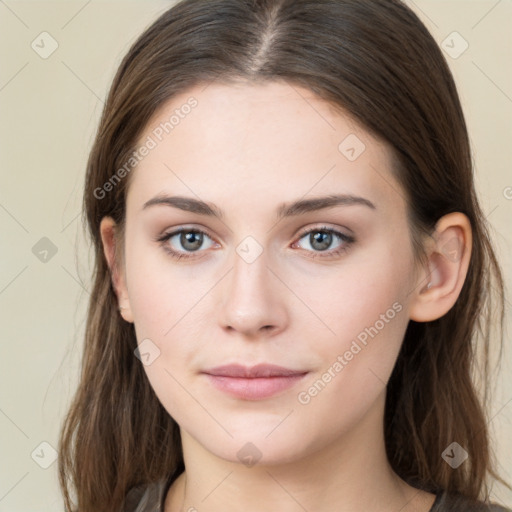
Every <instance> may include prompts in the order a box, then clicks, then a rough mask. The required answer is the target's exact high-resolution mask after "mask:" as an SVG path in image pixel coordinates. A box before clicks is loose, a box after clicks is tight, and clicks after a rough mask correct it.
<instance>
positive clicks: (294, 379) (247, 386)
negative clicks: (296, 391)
mask: <svg viewBox="0 0 512 512" xmlns="http://www.w3.org/2000/svg"><path fill="white" fill-rule="evenodd" d="M202 373H203V374H205V375H206V376H207V377H208V379H209V380H210V382H211V384H212V385H213V386H214V387H215V388H217V389H218V390H220V391H223V392H224V393H227V394H229V395H231V396H235V397H237V398H241V399H244V400H263V399H265V398H269V397H271V396H274V395H276V394H278V393H281V392H283V391H285V390H287V389H290V388H291V387H293V386H294V385H295V384H297V383H298V382H299V381H300V380H302V379H303V378H304V376H305V375H306V374H307V373H309V372H307V371H304V370H292V369H290V368H284V367H282V366H277V365H273V364H258V365H256V366H252V367H247V366H243V365H239V364H230V365H225V366H217V367H215V368H211V369H208V370H204V371H203V372H202Z"/></svg>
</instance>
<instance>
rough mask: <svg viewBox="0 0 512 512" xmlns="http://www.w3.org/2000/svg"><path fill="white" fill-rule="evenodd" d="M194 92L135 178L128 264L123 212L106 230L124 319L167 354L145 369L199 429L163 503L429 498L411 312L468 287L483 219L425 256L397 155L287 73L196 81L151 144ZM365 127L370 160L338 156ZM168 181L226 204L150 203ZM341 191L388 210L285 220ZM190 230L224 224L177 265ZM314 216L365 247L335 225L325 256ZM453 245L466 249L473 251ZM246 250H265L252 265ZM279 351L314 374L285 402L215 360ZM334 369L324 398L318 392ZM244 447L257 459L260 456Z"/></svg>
mask: <svg viewBox="0 0 512 512" xmlns="http://www.w3.org/2000/svg"><path fill="white" fill-rule="evenodd" d="M191 96H193V97H194V98H196V99H197V101H198V105H197V107H196V108H195V109H193V110H192V111H191V112H190V114H188V115H187V116H184V118H183V119H180V122H179V124H178V125H177V126H175V127H174V129H173V130H172V132H170V133H169V134H166V135H165V136H164V137H163V138H162V140H161V141H160V142H159V143H158V144H157V146H156V147H155V148H153V149H151V151H150V152H149V154H148V155H147V156H146V157H145V158H144V159H143V160H142V161H141V162H140V163H139V164H138V165H137V167H136V168H135V169H134V170H133V171H132V173H133V174H132V175H131V176H130V179H131V180H132V182H131V184H130V188H129V190H128V195H127V204H126V208H127V217H126V232H125V239H124V247H123V249H124V259H123V260H122V261H120V260H116V259H115V257H114V247H115V239H114V237H113V234H114V232H115V224H114V223H113V221H112V219H110V218H104V219H103V221H102V224H101V234H102V238H103V242H104V248H105V256H106V258H107V260H108V262H109V265H110V267H111V270H112V278H113V283H114V286H115V289H116V293H117V295H118V298H119V304H120V306H122V307H123V309H122V311H121V314H122V316H123V318H124V319H125V320H126V321H128V322H134V324H135V330H136V335H137V340H138V342H139V343H141V342H142V341H143V340H146V339H149V340H151V343H152V344H153V345H151V347H158V350H159V351H160V355H159V356H158V357H157V358H156V359H155V360H154V361H153V362H152V363H151V364H150V365H147V366H144V369H145V371H146V373H147V376H148V379H149V381H150V383H151V385H152V387H153V388H154V390H155V393H156V394H157V396H158V398H159V400H160V401H161V402H162V404H163V406H164V407H165V408H166V410H167V411H168V412H169V414H170V415H171V416H172V417H173V418H174V419H175V420H176V421H177V423H178V424H179V426H180V429H181V435H182V442H183V451H184V457H185V466H186V471H185V473H184V474H182V475H181V476H180V478H178V480H177V481H176V482H175V483H174V484H173V486H172V487H171V489H170V491H169V493H168V495H167V500H166V505H165V512H171V511H172V512H174V511H178V510H190V509H191V507H194V508H195V509H197V510H200V511H201V512H202V511H214V510H223V511H231V510H233V511H234V510H245V511H253V510H254V511H255V510H259V511H261V510H280V511H284V512H288V511H290V512H291V511H300V510H304V509H306V510H310V511H315V512H323V511H327V510H333V509H336V510H339V511H345V510H346V511H349V510H350V511H352V512H357V511H367V510H380V511H384V512H386V511H398V510H401V511H402V512H404V511H412V510H417V511H427V510H429V509H430V507H431V505H432V503H433V500H434V496H433V495H431V494H428V493H424V492H422V491H418V490H417V489H414V488H412V487H410V486H409V485H407V484H406V483H405V482H403V481H402V480H401V479H399V478H398V476H397V475H396V474H395V473H394V472H393V471H392V469H391V468H390V466H389V464H388V461H387V458H386V453H385V448H384V436H383V426H382V421H383V414H384V404H385V392H386V382H387V380H388V378H389V376H390V374H391V372H392V369H393V365H394V363H395V361H396V358H397V355H398V351H399V349H400V346H401V343H402V339H403V336H404V333H405V329H406V327H407V324H408V322H409V320H410V319H414V320H417V321H429V320H434V319H436V318H439V317H440V316H442V315H444V314H445V313H446V312H447V311H448V310H449V309H450V308H451V307H452V306H453V304H454V303H455V301H456V299H457V297H458V295H459V293H460V290H461V288H462V285H463V282H464V278H465V276H466V272H467V268H468V264H469V258H470V247H471V229H470V225H469V222H468V220H467V218H466V217H465V216H464V215H462V214H460V213H453V214H450V215H447V216H445V217H443V218H442V219H440V221H439V223H438V225H437V230H436V232H435V233H434V234H433V237H432V238H428V239H426V241H425V243H426V247H427V251H428V255H429V260H428V264H426V265H420V264H419V263H418V262H417V261H416V260H415V258H414V255H413V249H412V242H411V237H410V231H409V227H408V224H407V222H408V221H407V216H406V203H405V199H404V198H405V192H404V191H403V190H402V189H401V187H400V186H399V184H398V183H397V181H396V179H395V178H394V176H393V174H392V170H391V169H392V159H391V152H390V149H389V148H388V147H387V146H386V144H384V143H383V142H381V141H379V140H377V139H375V138H374V137H372V136H371V135H370V134H369V133H368V132H366V131H365V130H364V129H362V128H361V127H360V126H358V125H357V123H355V122H354V121H353V120H351V119H350V118H349V117H348V116H345V115H342V114H340V113H339V112H336V111H334V109H333V108H331V107H330V106H329V105H328V104H327V103H325V102H323V101H322V100H320V99H318V98H317V97H315V96H314V95H313V93H312V92H310V91H308V90H306V89H302V88H299V87H297V86H293V87H292V86H291V85H289V84H286V83H277V82H275V83H267V84H263V85H253V84H246V83H239V84H229V85H227V84H219V83H214V84H211V85H209V86H207V87H205V86H204V85H202V86H197V87H195V88H193V89H191V90H189V91H187V92H186V93H185V94H182V95H180V96H177V97H175V98H173V99H172V100H171V101H169V102H168V103H167V104H166V105H165V106H164V107H162V108H161V109H160V110H159V111H158V112H157V113H156V114H155V116H154V117H153V119H152V120H151V121H150V122H149V123H148V125H147V126H146V128H145V130H144V133H143V134H142V135H141V137H140V139H139V141H140V144H142V143H143V142H144V141H145V140H147V137H148V136H150V135H151V134H152V133H153V132H152V131H153V130H154V129H155V127H157V126H159V124H160V123H162V122H165V121H166V120H168V119H169V117H170V116H171V115H172V113H173V112H174V110H175V109H176V108H179V107H180V105H183V104H184V103H185V102H186V101H187V99H188V98H189V97H191ZM349 135H352V136H353V135H355V136H357V137H358V138H359V140H360V141H362V142H363V143H364V145H365V150H364V151H363V152H362V154H361V155H360V156H359V157H358V158H357V159H355V160H354V161H350V159H348V158H347V157H346V155H345V154H344V153H343V152H342V151H340V150H339V145H340V143H341V142H342V141H343V140H344V139H345V138H346V137H347V136H349ZM352 140H354V139H352ZM159 194H168V195H173V196H184V197H189V198H194V199H201V200H203V201H206V202H208V203H211V204H214V205H216V207H217V208H218V209H222V210H223V212H224V213H223V217H222V218H221V219H219V218H215V217H212V216H206V215H200V214H198V213H192V212H187V211H183V210H180V209H177V208H175V207H171V206H168V205H154V206H150V207H148V208H145V209H143V205H144V203H145V202H146V201H148V200H150V199H151V198H153V197H155V196H157V195H159ZM330 194H348V195H352V196H358V197H362V198H365V199H367V200H368V201H371V202H372V203H373V205H374V206H375V208H370V207H368V206H366V205H362V204H350V205H347V204H345V205H338V206H334V207H330V208H325V209H322V210H318V211H313V212H306V213H302V214H300V215H295V216H293V217H289V218H283V219H278V217H277V211H278V207H279V206H280V205H281V204H282V203H291V202H293V201H296V200H299V199H311V198H313V197H321V196H327V195H330ZM182 227H185V228H188V229H190V228H194V229H198V230H202V231H205V232H206V233H207V236H206V235H205V236H204V239H203V245H202V246H200V249H199V250H198V251H195V252H193V251H190V249H189V252H188V254H191V255H192V257H191V258H188V259H181V260H176V259H173V258H172V257H171V256H170V255H169V254H168V252H166V250H165V248H164V247H165V246H167V247H171V248H173V249H174V250H176V251H179V252H182V253H186V248H185V247H183V245H181V244H180V237H179V235H177V236H174V237H173V238H172V239H170V240H168V241H166V242H165V243H162V242H158V241H156V240H155V239H156V238H157V237H159V236H161V235H162V234H165V233H171V232H172V231H175V230H176V229H179V228H182ZM314 228H316V229H317V230H319V231H320V233H324V229H325V228H330V229H334V230H336V231H339V232H340V233H342V234H344V235H348V236H352V237H353V238H354V242H353V243H351V244H347V243H346V242H344V241H343V240H341V239H338V238H337V237H336V236H334V237H333V238H332V242H331V245H329V246H328V248H327V249H326V250H325V251H321V250H319V249H318V248H317V247H318V245H314V240H313V241H312V240H311V238H310V236H309V235H304V234H303V233H304V232H305V231H307V230H310V229H314ZM249 236H250V237H252V239H250V240H249V241H248V240H245V239H246V237H249ZM241 242H247V243H248V244H249V245H244V243H242V244H241ZM447 244H448V245H447ZM198 245H199V243H198ZM340 247H341V248H344V249H345V250H343V251H342V252H341V253H340V254H338V255H332V256H330V257H329V256H325V255H326V254H327V253H333V252H334V251H335V250H336V249H339V248H340ZM445 247H450V248H451V249H452V250H453V247H456V251H457V255H456V257H453V254H452V255H451V257H447V256H446V249H444V248H445ZM237 248H239V249H240V248H242V249H245V250H246V251H247V249H248V250H249V254H251V255H255V254H259V251H262V252H261V254H259V256H258V257H257V258H255V259H254V261H251V262H250V263H249V262H248V261H247V260H246V259H244V257H242V256H241V254H242V255H244V254H247V252H245V253H244V252H242V251H240V250H239V252H237ZM118 249H119V248H118ZM118 253H119V250H118ZM312 256H317V257H316V258H313V257H312ZM429 281H430V282H431V283H432V285H431V286H430V287H429V288H427V287H426V285H427V283H428V282H429ZM390 310H393V312H394V314H393V316H392V318H390V317H391V313H390V312H389V311H390ZM398 310H399V311H398ZM382 315H384V318H383V317H382ZM379 320H380V322H379V323H377V322H378V321H379ZM381 325H383V326H382V327H381ZM370 326H374V328H376V329H377V331H378V332H377V334H375V335H374V336H373V337H368V339H367V343H366V345H363V344H362V343H358V345H359V347H360V350H359V351H357V348H354V345H353V342H354V340H356V341H357V339H358V335H359V336H360V335H361V333H362V332H364V331H365V329H366V328H369V327H370ZM146 343H147V342H146ZM351 347H352V349H353V351H352V352H351V353H352V354H353V355H352V357H350V356H349V357H350V359H348V357H345V356H344V354H346V353H347V351H349V352H350V349H351ZM356 351H357V353H355V354H354V352H356ZM338 356H341V357H342V358H343V361H344V363H343V365H342V369H341V370H339V366H337V365H335V363H336V361H338V362H339V361H340V360H339V359H338ZM263 362H265V363H272V364H277V365H281V366H285V367H287V368H292V369H295V370H298V369H300V370H303V371H307V372H308V374H307V375H306V376H305V377H304V378H303V379H302V380H301V381H300V382H299V383H297V384H296V385H295V386H294V387H292V388H291V389H288V390H285V391H283V392H281V393H279V394H277V395H274V396H272V397H269V398H266V399H262V400H245V399H240V398H235V397H232V396H230V395H227V394H225V393H224V392H222V391H219V390H218V389H216V388H214V387H212V386H211V384H210V382H209V380H208V379H207V377H206V376H205V375H204V374H201V373H200V372H201V371H202V370H205V369H207V368H211V367H214V366H219V365H224V364H229V363H239V364H243V365H246V366H253V365H255V364H259V363H263ZM345 363H346V364H345ZM326 372H327V373H329V374H330V376H331V378H330V379H329V378H328V377H325V376H324V377H323V379H324V380H323V382H324V384H325V385H324V386H323V387H322V388H321V389H320V391H317V392H316V393H315V392H314V391H313V392H309V391H308V390H310V389H311V387H312V386H313V385H314V383H315V382H318V381H319V380H322V376H323V375H325V373H326ZM326 380H328V382H325V381H326ZM301 392H302V395H301V396H302V402H301V401H300V400H299V394H300V393H301ZM307 397H309V400H308V398H307ZM305 402H306V403H305ZM248 443H252V444H251V445H248ZM254 447H255V448H254ZM241 449H243V450H245V451H242V453H247V451H248V452H249V454H252V455H253V456H254V457H255V458H256V459H258V461H257V463H256V464H255V465H252V466H251V467H248V465H247V464H244V463H243V462H242V461H241V460H240V458H239V455H237V454H238V452H239V451H240V450H241Z"/></svg>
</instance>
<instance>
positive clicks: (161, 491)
mask: <svg viewBox="0 0 512 512" xmlns="http://www.w3.org/2000/svg"><path fill="white" fill-rule="evenodd" d="M167 483H168V482H167V480H160V481H158V482H154V483H151V484H140V485H138V486H136V487H132V488H131V489H130V491H128V493H127V495H126V498H125V505H124V508H123V511H122V512H163V507H162V503H163V499H164V497H165V491H166V488H167Z"/></svg>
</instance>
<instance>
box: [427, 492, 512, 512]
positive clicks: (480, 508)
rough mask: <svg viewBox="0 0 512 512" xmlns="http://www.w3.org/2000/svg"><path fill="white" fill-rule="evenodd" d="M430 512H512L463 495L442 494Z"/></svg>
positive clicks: (438, 496)
mask: <svg viewBox="0 0 512 512" xmlns="http://www.w3.org/2000/svg"><path fill="white" fill-rule="evenodd" d="M430 512H512V510H510V509H508V508H504V507H502V506H500V505H496V504H494V503H485V502H483V501H474V500H471V499H470V498H467V497H466V496H462V495H461V494H456V493H449V492H446V491H444V492H441V493H440V494H438V495H437V498H436V501H435V502H434V505H433V507H432V509H431V511H430Z"/></svg>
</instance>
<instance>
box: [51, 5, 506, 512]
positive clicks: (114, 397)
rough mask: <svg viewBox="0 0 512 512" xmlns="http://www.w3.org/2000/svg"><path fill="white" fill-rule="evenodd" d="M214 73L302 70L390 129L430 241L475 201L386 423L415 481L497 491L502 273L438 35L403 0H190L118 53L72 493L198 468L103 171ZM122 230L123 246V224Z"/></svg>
mask: <svg viewBox="0 0 512 512" xmlns="http://www.w3.org/2000/svg"><path fill="white" fill-rule="evenodd" d="M212 80H219V81H222V82H226V83H227V82H229V81H230V80H249V81H251V82H258V81H259V82H264V81H275V80H283V81H286V82H287V83H290V84H297V85H299V86H303V87H306V88H308V89H309V90H311V91H312V92H314V93H316V94H317V95H318V96H319V97H320V98H323V99H325V100H327V101H328V102H330V104H331V105H333V106H334V107H335V108H341V109H343V111H344V112H346V113H348V114H349V115H351V116H352V117H353V118H354V119H355V120H357V121H358V122H359V123H360V124H361V125H362V126H363V127H365V128H366V129H367V130H368V131H370V132H371V133H373V134H374V135H376V136H377V137H379V138H380V139H382V140H384V141H386V142H387V143H388V144H389V146H390V148H391V150H392V152H393V155H394V158H395V160H396V166H395V169H394V172H396V176H397V179H398V180H399V182H400V183H401V185H402V186H403V188H404V190H405V194H406V200H407V203H408V212H409V224H410V227H411V236H412V238H413V241H414V243H415V247H416V249H417V254H418V256H419V257H421V254H422V253H421V242H420V234H422V233H431V232H432V229H433V227H434V225H435V223H436V221H437V220H438V219H439V218H440V217H441V216H443V215H445V214H448V213H451V212H462V213H464V214H466V215H467V216H468V218H469V219H470V221H471V226H472V230H473V247H472V258H471V263H470V267H469V272H468V275H467V278H466V281H465V284H464V286H463V288H462V291H461V294H460V296H459V298H458V300H457V302H456V304H455V306H454V307H453V308H452V309H451V310H450V311H449V312H448V313H447V314H446V315H445V316H443V317H442V318H440V319H438V320H436V321H434V322H428V323H416V322H414V321H410V323H409V325H408V328H407V331H406V334H405V338H404V341H403V346H402V349H401V352H400V354H399V356H398V360H397V362H396V366H395V368H394V370H393V373H392V375H391V378H390V381H389V383H388V387H387V400H386V410H385V426H384V428H385V441H386V449H387V455H388V458H389V461H390V463H391V465H392V467H393V469H394V470H395V471H396V473H397V474H398V475H400V476H401V477H402V478H403V479H404V480H406V481H407V482H409V483H411V485H415V486H417V487H421V488H423V489H425V490H429V491H430V492H439V491H441V490H447V491H453V492H458V493H461V494H463V495H466V496H468V497H471V498H474V499H478V498H480V499H482V498H485V499H487V497H488V487H487V480H488V478H489V477H494V478H495V479H497V480H499V481H500V482H502V483H505V482H503V480H501V479H500V478H499V476H498V475H497V474H496V472H495V470H494V469H493V460H492V459H493V458H492V456H491V455H492V451H491V449H490V444H489V436H488V426H487V419H486V411H485V409H484V407H483V405H482V403H483V401H484V400H486V399H487V398H488V390H489V378H488V375H489V371H488V370H489V360H490V352H489V351H490V347H491V340H496V342H497V344H498V345H497V346H499V347H500V353H501V344H502V338H503V321H504V305H503V304H504V287H503V278H502V275H501V271H500V267H499V264H498V262H497V259H496V256H495V253H494V251H493V247H492V244H491V242H490V239H489V235H488V227H487V226H486V222H485V218H484V215H483V213H482V210H481V209H480V206H479V204H478V201H477V197H476V194H475V188H474V182H473V169H472V158H471V153H470V146H469V141H468V134H467V129H466V124H465V120H464V116H463V112H462V108H461V105H460V102H459V98H458V95H457V91H456V86H455V84H454V81H453V78H452V75H451V73H450V70H449V68H448V65H447V63H446V61H445V59H444V57H443V55H442V53H441V51H440V49H439V47H438V46H437V44H436V42H435V41H434V39H433V38H432V36H431V35H430V34H429V32H428V31H427V29H426V28H425V26H424V25H423V24H422V23H421V21H420V20H419V19H418V17H417V16H416V15H415V14H414V13H413V12H412V11H411V10H410V9H409V8H408V7H407V6H405V5H404V4H403V3H402V2H400V1H399V0H365V1H360V0H184V1H182V2H180V3H178V4H177V5H175V6H174V7H172V8H171V9H169V10H168V11H166V12H165V13H164V14H163V15H161V16H160V17H159V18H158V19H157V20H156V21H155V22H154V23H153V24H152V25H151V26H150V27H149V28H148V29H147V30H146V31H145V32H144V33H143V34H142V35H141V36H140V37H139V39H138V40H137V41H136V42H135V43H134V44H133V46H132V47H131V49H130V50H129V52H128V54H127V55H126V56H125V58H124V60H123V61H122V63H121V65H120V67H119V69H118V71H117V74H116V76H115V78H114V80H113V84H112V86H111V89H110V92H109V95H108V98H107V101H106V104H105V108H104V111H103V114H102V118H101V122H100V126H99V128H98V131H97V136H96V139H95V142H94V145H93V147H92V150H91V152H90V157H89V160H88V164H87V175H86V183H85V191H84V221H85V222H84V224H86V225H87V227H88V229H89V232H90V236H91V239H92V241H93V247H94V251H95V267H94V276H93V281H94V285H93V290H92V293H91V298H90V303H89V308H88V316H87V324H86V334H85V346H84V353H83V363H82V372H81V380H80V384H79V387H78V390H77V392H76V395H75V397H74V401H73V403H72V405H71V408H70V410H69V413H68V415H67V417H66V419H65V421H64V423H63V426H62V432H61V438H60V445H59V446H60V449H59V478H60V484H61V487H62V491H63V495H64V499H65V505H66V509H67V510H69V511H71V510H80V512H101V511H109V512H112V511H114V510H120V509H121V507H122V506H123V502H124V498H125V495H126V493H127V492H128V490H129V489H131V488H132V487H134V486H136V485H139V484H144V483H150V482H155V481H157V480H161V479H163V478H165V477H168V476H169V475H176V476H177V475H178V474H179V473H181V472H182V471H183V470H184V464H183V456H182V451H181V441H180V434H179V428H178V425H177V424H176V422H175V421H174V420H173V419H172V418H171V417H170V416H169V414H168V413H167V412H166V410H165V409H164V408H163V406H162V405H161V403H160V402H159V400H158V399H157V397H156V395H155V393H154V392H153V389H152V388H151V386H150V384H149V382H148V379H147V377H146V375H145V372H144V370H143V367H142V364H141V363H140V361H139V360H138V359H137V358H136V357H135V356H134V349H135V348H136V347H137V341H136V337H135V331H134V327H133V324H130V323H127V322H125V321H124V320H123V319H122V318H121V316H120V315H119V312H118V310H117V300H116V295H115V292H114V289H113V286H112V280H111V275H110V271H109V268H108V266H107V262H106V259H105V257H104V253H103V247H102V243H101V237H100V232H99V224H100V221H101V219H102V218H103V217H105V216H111V217H113V219H114V220H115V221H116V223H117V224H118V225H119V226H121V228H122V227H123V226H124V220H125V198H126V191H127V188H128V185H129V182H130V180H129V177H125V178H123V179H117V181H116V182H115V183H114V182H113V181H110V182H111V183H114V185H113V186H112V187H109V190H110V188H111V189H112V190H111V191H109V192H108V193H105V190H106V188H105V187H104V185H105V184H106V183H107V182H109V180H112V179H113V177H114V175H115V174H116V172H117V171H118V169H121V168H122V167H123V166H124V165H125V163H126V162H127V161H128V160H129V157H130V155H131V154H132V152H133V150H134V147H135V143H136V141H137V139H138V137H139V136H140V134H141V133H142V131H143V130H144V128H145V127H146V125H147V123H148V121H149V119H150V118H151V117H152V115H153V114H154V113H155V112H156V111H157V110H158V108H159V107H161V106H162V105H163V103H164V102H166V101H168V100H169V99H171V98H172V97H174V96H175V95H177V94H178V93H182V92H185V91H186V90H187V89H188V88H190V87H192V86H195V85H197V84H201V83H205V84H206V83H208V82H211V81H212ZM192 115H193V114H192ZM119 175H120V174H119V173H118V174H117V178H119ZM120 238H121V240H120V242H121V243H120V244H119V246H120V247H121V249H122V231H121V235H120ZM118 257H119V258H122V250H121V251H120V253H119V254H118ZM493 314H494V316H493ZM493 326H494V327H497V332H496V333H495V334H496V337H494V335H493V329H492V327H493ZM479 354H480V355H481V356H482V357H477V356H478V355H479ZM477 363H480V364H477ZM476 378H478V380H479V385H478V386H476V384H475V381H474V380H475V379H476ZM477 390H478V391H477ZM480 390H481V391H480ZM453 441H456V442H458V443H459V444H460V445H461V446H463V447H464V448H465V449H466V451H467V452H468V453H469V455H470V456H469V459H468V460H467V461H466V462H465V463H464V464H463V465H462V466H461V467H460V468H458V470H456V471H455V470H453V469H451V467H450V466H449V465H448V464H446V462H445V461H444V460H443V459H442V457H441V454H442V452H443V451H444V450H445V448H446V447H447V446H448V445H450V444H451V443H452V442H453ZM505 485H506V484H505ZM72 493H74V494H75V499H76V504H77V508H74V505H73V499H72V496H71V494H72Z"/></svg>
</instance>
